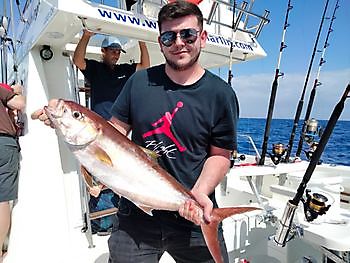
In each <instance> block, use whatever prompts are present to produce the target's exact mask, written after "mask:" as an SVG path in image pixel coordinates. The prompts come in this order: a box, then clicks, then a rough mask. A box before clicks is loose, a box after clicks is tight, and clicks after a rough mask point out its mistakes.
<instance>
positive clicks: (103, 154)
mask: <svg viewBox="0 0 350 263" xmlns="http://www.w3.org/2000/svg"><path fill="white" fill-rule="evenodd" d="M94 153H95V155H96V157H97V158H98V159H99V160H100V161H101V162H103V163H105V164H107V165H109V166H113V162H112V159H111V158H110V157H109V155H108V154H107V153H106V152H105V150H103V149H102V148H100V147H95V149H94Z"/></svg>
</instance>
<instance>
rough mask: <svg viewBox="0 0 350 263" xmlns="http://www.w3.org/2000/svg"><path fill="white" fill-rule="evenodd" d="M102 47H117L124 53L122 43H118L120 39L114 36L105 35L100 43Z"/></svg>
mask: <svg viewBox="0 0 350 263" xmlns="http://www.w3.org/2000/svg"><path fill="white" fill-rule="evenodd" d="M101 47H102V48H108V47H111V48H118V49H120V50H121V51H122V52H124V53H126V52H125V50H124V49H122V45H121V43H120V40H119V39H118V38H116V37H111V36H108V37H105V39H103V41H102V44H101Z"/></svg>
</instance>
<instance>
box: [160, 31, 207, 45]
mask: <svg viewBox="0 0 350 263" xmlns="http://www.w3.org/2000/svg"><path fill="white" fill-rule="evenodd" d="M199 32H200V31H198V30H196V29H194V28H185V29H181V30H180V31H179V33H177V32H174V31H165V32H163V33H161V34H160V42H161V43H162V44H163V45H164V46H166V47H170V46H171V45H172V44H174V43H175V41H176V39H177V34H179V35H180V38H181V40H182V41H184V42H186V44H192V43H193V42H195V41H196V40H197V35H198V33H199Z"/></svg>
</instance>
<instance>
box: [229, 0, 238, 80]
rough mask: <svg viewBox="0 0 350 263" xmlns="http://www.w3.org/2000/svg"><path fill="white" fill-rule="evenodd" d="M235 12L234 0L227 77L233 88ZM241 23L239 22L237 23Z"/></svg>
mask: <svg viewBox="0 0 350 263" xmlns="http://www.w3.org/2000/svg"><path fill="white" fill-rule="evenodd" d="M235 12H236V0H233V10H232V26H231V29H232V34H231V45H230V60H229V67H228V77H227V83H228V84H230V86H231V81H232V78H233V75H232V56H233V38H234V36H235V33H236V30H235V28H236V23H235ZM237 23H239V21H237Z"/></svg>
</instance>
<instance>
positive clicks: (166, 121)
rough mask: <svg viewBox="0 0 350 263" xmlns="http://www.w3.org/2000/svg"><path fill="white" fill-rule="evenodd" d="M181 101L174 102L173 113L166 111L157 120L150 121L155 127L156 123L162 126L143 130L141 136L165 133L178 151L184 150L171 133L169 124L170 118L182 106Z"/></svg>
mask: <svg viewBox="0 0 350 263" xmlns="http://www.w3.org/2000/svg"><path fill="white" fill-rule="evenodd" d="M183 105H184V104H183V103H182V102H181V101H179V102H178V103H177V104H176V108H175V109H174V110H173V113H171V114H170V112H168V111H167V112H166V113H165V114H164V116H163V117H161V118H160V119H159V120H157V121H156V122H154V123H152V126H153V127H156V126H157V125H158V124H160V123H163V124H162V126H160V127H158V128H155V129H154V130H151V131H148V132H145V133H144V134H143V135H142V137H143V138H147V137H149V136H151V135H154V134H162V133H163V134H165V135H166V136H167V137H168V138H169V139H170V140H172V141H173V143H175V145H176V147H177V148H178V149H179V151H180V152H184V151H185V150H186V147H183V146H181V145H180V143H179V141H178V140H177V139H176V138H175V136H174V135H173V133H172V132H171V129H170V126H171V124H172V120H173V118H174V115H175V113H176V112H177V111H178V110H179V108H182V107H183Z"/></svg>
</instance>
